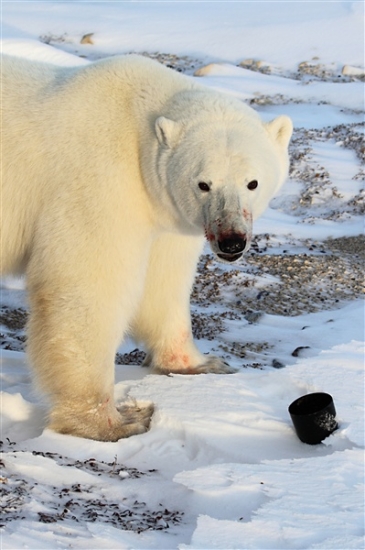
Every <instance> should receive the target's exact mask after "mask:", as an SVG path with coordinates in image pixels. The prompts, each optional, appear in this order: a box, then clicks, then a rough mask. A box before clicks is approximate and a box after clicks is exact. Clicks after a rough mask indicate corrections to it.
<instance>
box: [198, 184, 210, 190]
mask: <svg viewBox="0 0 365 550" xmlns="http://www.w3.org/2000/svg"><path fill="white" fill-rule="evenodd" d="M198 187H199V189H200V190H201V191H204V192H205V193H207V192H208V191H210V187H209V185H208V184H207V183H205V181H200V182H199V183H198Z"/></svg>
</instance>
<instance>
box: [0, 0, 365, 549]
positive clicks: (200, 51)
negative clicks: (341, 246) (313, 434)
mask: <svg viewBox="0 0 365 550" xmlns="http://www.w3.org/2000/svg"><path fill="white" fill-rule="evenodd" d="M89 32H93V33H95V34H94V46H92V45H80V44H79V42H80V39H81V37H82V36H83V35H84V34H86V33H89ZM363 33H364V26H363V4H362V2H356V1H355V2H352V1H340V2H332V1H320V2H305V1H300V2H295V3H294V2H275V1H271V2H208V3H207V2H178V1H171V2H127V1H125V2H104V3H103V2H95V3H94V2H78V1H73V2H62V1H60V2H55V1H46V2H26V3H25V2H3V3H2V52H3V53H10V54H12V55H17V56H21V57H28V58H30V59H35V60H40V61H48V62H51V63H55V64H59V65H77V64H84V63H88V62H89V61H88V60H89V59H93V58H95V57H98V56H101V55H105V54H115V53H126V52H130V51H149V52H155V51H160V52H169V53H175V54H177V55H180V56H183V55H187V56H189V57H190V58H192V59H196V60H199V63H198V64H197V65H196V66H201V65H204V64H206V63H213V66H212V67H211V68H210V70H209V74H208V75H207V76H204V77H200V79H201V81H202V82H203V83H205V84H206V85H208V86H212V87H214V88H216V89H219V90H221V91H223V92H225V93H228V94H232V95H235V96H236V97H239V98H241V99H243V100H247V101H250V100H254V99H255V98H257V97H258V94H260V95H262V96H277V95H278V94H279V95H281V96H283V100H282V102H281V103H282V104H275V102H274V104H270V103H263V104H262V105H261V104H259V103H258V104H254V107H255V108H257V110H258V111H259V112H260V114H261V115H262V117H263V118H264V119H265V120H270V119H271V118H274V117H275V116H277V115H278V114H282V113H286V114H288V115H289V116H291V117H292V119H293V121H294V126H295V128H296V129H300V128H302V129H303V128H304V129H316V130H320V129H326V128H328V127H331V126H335V125H340V124H347V125H350V124H360V123H361V122H362V121H363V112H362V110H363V107H364V99H363V83H362V82H360V81H359V80H356V79H353V80H352V81H350V80H351V79H350V80H349V81H346V82H335V81H332V80H331V79H327V80H325V81H323V80H316V79H313V80H311V79H307V80H300V79H299V80H296V79H294V78H293V76H292V75H293V72H294V71H296V68H297V66H298V64H299V63H301V62H303V61H308V62H309V61H311V60H312V61H313V58H318V59H317V60H315V61H313V62H315V63H321V64H323V66H325V67H327V68H330V69H333V70H334V71H339V73H338V74H340V71H341V68H342V66H343V65H344V64H347V65H349V66H351V67H355V68H356V67H357V68H359V69H361V68H363V67H364V58H363V51H362V48H360V47H359V45H360V44H362V43H363ZM40 36H42V37H47V36H48V37H53V39H52V40H51V41H50V44H47V43H45V41H44V38H43V39H42V40H43V41H40V38H39V37H40ZM51 44H52V45H51ZM95 52H96V53H95ZM77 53H78V54H79V55H82V56H85V57H79V56H78V55H75V54H77ZM250 57H252V58H254V59H262V60H264V61H266V62H267V63H270V64H272V65H273V67H277V68H278V69H277V72H275V74H261V73H260V72H253V71H251V70H248V69H245V68H241V67H236V66H235V64H236V63H239V62H240V61H242V60H243V59H246V58H250ZM352 75H356V71H355V70H354V71H353V72H352ZM311 162H312V163H313V166H317V165H320V166H324V167H325V169H326V171H327V172H328V174H329V177H330V178H331V181H332V182H333V183H334V185H335V186H336V188H337V189H338V191H339V192H340V194H341V195H342V196H343V197H344V198H345V199H348V198H350V197H351V196H353V195H356V194H357V193H359V192H360V190H361V188H362V183H363V182H362V180H361V179H360V178H356V177H354V176H356V173H357V172H358V160H357V158H356V154H355V152H354V151H353V150H351V149H348V148H346V149H345V148H342V147H341V143H338V140H337V141H336V139H323V140H318V141H316V142H315V143H314V145H313V152H312V159H311ZM300 189H301V182H299V181H296V180H294V179H291V180H289V181H288V182H287V183H286V184H285V186H284V188H283V190H282V192H281V193H280V195H279V197H278V198H277V199H275V200H274V201H273V202H272V204H271V207H270V208H268V210H267V211H266V213H265V214H264V216H263V217H262V218H261V219H260V220H258V222H257V223H256V225H255V232H256V233H257V234H263V233H268V234H270V235H273V239H274V241H275V240H276V241H275V242H277V248H281V249H283V248H288V250H289V251H292V250H293V249H295V246H296V244H295V243H299V242H300V240H301V239H314V240H318V241H321V240H323V239H325V238H327V237H329V236H331V237H340V236H341V237H342V236H353V235H358V234H361V233H363V218H362V217H361V216H358V215H356V214H347V216H346V217H345V218H343V219H340V220H336V219H327V216H326V208H329V206H327V202H326V199H325V200H324V201H323V200H322V195H320V197H319V199H318V203H316V204H314V205H313V211H315V215H314V218H313V220H312V221H311V222H310V223H309V222H308V220H306V219H302V218H301V217H300V216H298V215H296V214H295V213H293V212H291V211H290V209H286V208H283V206H284V207H285V205H287V204H288V201H290V200H292V198H293V197H298V194H299V193H300ZM293 243H294V244H293ZM270 253H275V250H273V251H271V252H270ZM266 283H267V280H262V285H263V287H264V286H265V284H266ZM23 288H24V287H23V282H22V281H19V280H18V279H13V278H8V279H6V281H4V283H3V288H2V290H1V295H2V299H3V300H4V303H5V302H6V303H9V300H10V301H11V302H12V303H13V304H15V305H16V307H19V304H24V303H25V294H24V290H23ZM227 326H228V327H229V330H228V331H227V332H226V333H225V339H226V341H227V342H229V341H231V342H234V341H241V342H245V341H247V342H256V343H260V342H262V341H264V340H265V341H268V342H270V343H271V344H272V345H273V347H274V350H275V351H273V352H272V354H270V352H268V355H267V364H266V365H264V366H263V367H262V368H261V369H252V368H243V367H242V364H240V362H239V361H237V365H235V366H237V367H239V370H238V372H237V374H233V375H229V376H223V375H201V376H178V375H175V376H169V377H162V376H154V375H151V374H150V373H149V372H148V370H147V369H142V368H140V367H137V366H132V365H117V366H116V386H115V395H116V398H117V399H118V400H125V399H127V400H137V401H138V402H146V403H150V402H153V403H154V404H155V413H154V416H153V420H152V425H151V429H150V431H149V432H148V433H146V434H143V435H139V436H135V437H131V438H129V439H126V440H122V441H120V442H117V443H100V442H96V441H89V440H82V439H78V438H75V437H71V436H62V435H59V434H56V433H54V432H52V431H50V430H47V429H45V407H44V404H43V402H42V400H41V398H40V397H39V396H37V395H35V394H34V393H33V391H32V387H31V381H30V373H29V371H28V367H27V359H26V356H25V355H24V354H23V353H21V352H17V351H9V350H2V352H1V377H2V390H3V392H2V421H1V422H2V424H1V428H2V439H3V440H4V443H5V445H4V456H3V460H4V464H5V466H6V472H7V474H6V475H7V477H6V478H4V479H2V481H3V487H4V488H5V489H6V488H8V489H9V491H8V492H6V491H5V504H6V506H8V507H9V506H10V508H11V506H13V508H14V510H17V509H19V510H20V512H19V517H13V521H9V523H7V524H6V526H5V527H4V528H3V529H2V530H1V531H2V535H1V537H2V538H1V548H2V549H3V550H6V549H13V550H20V549H23V548H30V549H35V550H38V549H43V548H44V549H48V550H54V549H55V548H60V549H61V548H76V549H83V548H85V549H88V550H91V549H104V548H105V549H145V550H146V549H159V550H163V549H170V550H171V549H176V550H187V549H191V550H197V549H206V550H212V549H215V548H217V549H218V548H219V549H224V550H230V549H239V550H246V549H251V548H252V549H254V548H255V549H261V550H271V549H280V550H286V549H321V550H323V549H341V550H350V549H362V548H363V547H364V510H363V503H364V488H363V481H364V479H363V473H364V454H363V453H364V451H363V449H364V374H363V358H364V343H363V341H364V303H363V301H361V300H359V299H356V300H355V299H352V300H351V299H349V301H348V302H347V304H341V307H339V308H338V309H336V310H332V311H326V310H323V311H319V312H317V313H309V314H303V315H299V316H297V317H284V316H280V315H270V314H265V315H263V316H262V317H261V318H260V319H259V320H258V322H257V323H254V324H249V323H244V324H243V323H242V322H240V321H235V320H231V321H227ZM304 327H305V330H304ZM199 344H200V345H201V347H202V349H203V351H204V352H208V351H209V352H210V351H211V346H212V345H214V342H213V344H212V343H211V342H207V341H204V340H202V341H200V343H199ZM132 345H133V344H132V343H130V342H127V343H125V344H124V346H123V347H121V349H120V351H125V350H127V349H133V348H131V346H132ZM298 345H300V346H303V347H306V346H308V351H307V353H305V354H304V355H302V356H300V357H293V356H292V351H293V349H294V348H295V347H297V346H298ZM273 354H275V357H277V358H278V359H279V360H280V362H281V363H282V364H283V365H286V366H285V368H273V367H272V363H271V359H272V357H274V355H273ZM314 391H326V392H328V393H330V394H331V395H332V396H333V398H334V403H335V406H336V410H337V420H338V422H339V429H338V430H337V431H336V432H334V433H333V434H332V435H331V436H330V437H329V438H327V439H326V440H325V441H324V442H323V443H322V444H320V445H316V446H309V445H305V444H303V443H301V442H300V441H299V440H298V438H297V437H296V435H295V432H294V429H293V427H292V425H291V421H290V417H289V415H288V411H287V408H288V406H289V404H290V403H291V402H292V401H293V400H294V399H296V398H297V397H299V396H300V395H304V394H306V393H309V392H314ZM14 443H16V445H15V444H14ZM98 503H99V504H98ZM116 505H117V508H116V507H115V506H116ZM66 509H67V510H68V511H66V512H65V510H66ZM113 510H115V512H114V513H117V512H116V511H118V514H122V512H123V510H131V511H132V513H133V517H132V519H133V521H135V522H136V525H137V526H138V524H139V525H145V523H143V522H146V521H147V519H148V521H151V522H154V523H152V524H151V525H153V526H154V527H153V528H150V529H146V530H141V532H138V529H137V528H133V525H132V526H131V525H130V524H127V523H123V521H124V520H123V519H120V518H119V519H118V521H117V520H116V519H115V517H116V516H113ZM42 514H43V516H42ZM62 514H63V515H62ZM93 514H96V516H95V515H94V516H93ZM174 514H176V516H174ZM52 515H53V517H56V516H57V518H58V520H57V521H52V522H49V523H48V522H47V518H48V519H49V518H50V517H51V516H52ZM13 516H16V513H15V512H14V514H13ZM40 517H43V518H44V521H39V518H40ZM118 517H119V516H118ZM121 517H122V516H121ZM123 517H124V516H123ZM73 518H76V519H73ZM95 518H96V519H95ZM113 518H114V519H113ZM174 518H175V519H174ZM118 522H119V523H118ZM167 524H168V525H169V528H168V529H164V527H166V525H167Z"/></svg>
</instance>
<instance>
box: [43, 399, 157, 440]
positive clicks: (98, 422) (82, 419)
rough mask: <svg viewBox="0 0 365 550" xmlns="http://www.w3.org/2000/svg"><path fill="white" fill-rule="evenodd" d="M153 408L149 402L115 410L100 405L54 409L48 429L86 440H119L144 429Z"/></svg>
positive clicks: (145, 430) (139, 432)
mask: <svg viewBox="0 0 365 550" xmlns="http://www.w3.org/2000/svg"><path fill="white" fill-rule="evenodd" d="M153 411H154V407H153V405H152V404H151V405H143V406H141V405H137V404H125V405H123V406H121V407H118V409H116V408H115V407H108V406H105V405H104V404H102V405H99V406H97V407H94V408H93V409H91V410H90V409H89V410H86V411H80V410H72V409H71V408H69V409H68V410H67V411H66V410H65V409H63V410H62V411H61V410H60V409H57V410H54V411H53V412H52V414H51V422H50V425H49V428H50V429H52V430H54V431H56V432H58V433H61V434H68V435H74V436H76V437H84V438H86V439H95V440H97V441H118V440H119V439H123V438H126V437H130V436H132V435H138V434H142V433H145V432H147V431H148V429H149V426H150V423H151V417H152V415H153Z"/></svg>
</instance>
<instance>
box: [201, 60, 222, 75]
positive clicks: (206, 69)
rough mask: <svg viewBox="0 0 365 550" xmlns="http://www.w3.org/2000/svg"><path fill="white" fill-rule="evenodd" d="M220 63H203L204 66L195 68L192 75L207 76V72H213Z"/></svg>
mask: <svg viewBox="0 0 365 550" xmlns="http://www.w3.org/2000/svg"><path fill="white" fill-rule="evenodd" d="M222 65H223V63H209V65H205V66H204V67H200V69H197V70H196V71H195V72H194V76H207V75H208V74H211V73H212V72H214V71H215V69H217V67H220V66H222Z"/></svg>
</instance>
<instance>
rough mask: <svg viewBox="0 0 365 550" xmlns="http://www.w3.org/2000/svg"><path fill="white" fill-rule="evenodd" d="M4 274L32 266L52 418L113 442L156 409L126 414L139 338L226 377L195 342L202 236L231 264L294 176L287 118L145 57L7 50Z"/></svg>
mask: <svg viewBox="0 0 365 550" xmlns="http://www.w3.org/2000/svg"><path fill="white" fill-rule="evenodd" d="M2 107H3V115H2V116H3V118H2V131H3V137H2V149H3V150H2V160H3V166H2V222H1V225H2V228H1V243H2V249H1V253H2V258H1V266H2V272H3V273H25V274H26V277H27V289H28V293H29V304H30V319H29V326H28V353H29V358H30V363H31V365H32V367H33V369H34V373H35V379H36V382H37V383H38V386H39V387H40V389H41V390H42V391H43V392H44V393H45V394H46V395H47V396H48V399H49V402H50V416H49V427H50V428H52V429H54V430H56V431H57V432H60V433H66V434H73V435H76V436H81V437H85V438H90V439H96V440H105V441H116V440H118V439H120V438H123V437H128V436H130V435H133V434H139V433H143V432H145V431H146V430H147V429H148V426H149V423H150V418H151V415H152V407H141V408H139V407H138V406H135V407H125V408H122V409H119V410H117V408H116V405H115V402H114V397H113V387H114V357H115V352H116V349H117V346H118V345H119V343H120V341H121V339H122V338H123V336H124V335H126V334H127V333H129V334H131V335H133V337H134V338H135V339H136V340H137V341H141V342H143V344H144V346H145V348H146V350H147V352H148V354H147V363H148V365H150V366H151V367H152V369H153V372H157V373H181V374H185V373H188V374H195V373H196V374H198V373H229V372H232V370H231V369H230V368H229V366H227V365H226V364H225V363H223V362H222V361H221V360H220V359H218V358H216V357H213V356H206V355H203V354H202V353H201V352H200V351H199V350H198V349H197V348H196V346H195V344H194V342H193V338H192V330H191V320H190V312H189V298H190V291H191V287H192V283H193V278H194V273H195V269H196V264H197V261H198V258H199V255H200V253H201V250H202V246H203V244H204V237H206V238H207V240H208V241H209V243H210V246H211V248H212V250H213V252H214V253H215V254H216V256H217V257H218V258H220V259H221V260H223V261H226V262H232V261H235V260H237V259H238V258H240V257H241V256H242V254H243V253H244V252H245V251H246V250H247V249H248V247H249V244H250V239H251V233H252V220H253V219H255V218H257V216H258V215H260V213H261V212H262V211H263V210H264V208H265V207H266V205H267V204H268V201H269V199H270V198H271V197H272V196H273V194H274V193H275V192H276V191H277V190H278V188H279V187H280V185H281V184H282V183H283V181H284V179H285V177H286V175H287V171H288V151H287V150H288V142H289V139H290V136H291V133H292V124H291V121H290V119H289V118H287V117H286V116H281V117H278V118H276V119H275V120H273V121H272V122H270V123H267V124H264V123H263V122H262V121H261V120H260V118H259V116H258V115H257V114H256V113H255V112H254V111H253V110H252V109H251V108H250V107H248V106H246V105H244V104H243V103H242V102H241V101H239V100H238V99H235V98H231V97H228V96H227V95H224V94H221V93H218V92H216V91H212V90H210V89H208V88H206V87H204V86H202V85H201V84H200V83H199V84H198V83H196V81H195V80H194V79H193V78H192V77H188V76H186V75H182V74H179V73H176V72H174V71H172V70H171V69H168V68H166V67H163V66H162V65H160V64H159V63H157V62H155V61H151V60H149V59H146V58H144V57H140V56H136V55H131V56H117V57H113V58H109V59H105V60H102V61H99V62H96V63H93V64H89V65H86V66H82V67H76V68H64V67H61V68H60V67H53V66H50V65H47V64H43V63H36V62H30V61H25V60H21V59H16V58H12V57H7V56H5V55H4V56H3V57H2Z"/></svg>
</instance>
